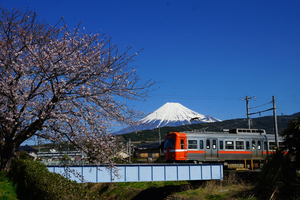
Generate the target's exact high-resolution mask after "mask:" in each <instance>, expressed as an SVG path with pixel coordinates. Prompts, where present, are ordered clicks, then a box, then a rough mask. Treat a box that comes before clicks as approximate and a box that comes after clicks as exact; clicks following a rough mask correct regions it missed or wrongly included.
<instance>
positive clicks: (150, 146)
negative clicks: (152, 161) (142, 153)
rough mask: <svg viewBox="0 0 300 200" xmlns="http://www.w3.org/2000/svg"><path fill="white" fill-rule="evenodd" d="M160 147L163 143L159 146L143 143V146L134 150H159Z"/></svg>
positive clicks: (156, 143) (155, 143)
mask: <svg viewBox="0 0 300 200" xmlns="http://www.w3.org/2000/svg"><path fill="white" fill-rule="evenodd" d="M161 145H163V142H162V143H161V144H159V142H153V143H144V144H141V145H139V146H137V147H136V148H137V149H139V150H141V149H159V148H161Z"/></svg>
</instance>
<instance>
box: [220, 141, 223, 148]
mask: <svg viewBox="0 0 300 200" xmlns="http://www.w3.org/2000/svg"><path fill="white" fill-rule="evenodd" d="M223 148H224V144H223V140H220V149H223Z"/></svg>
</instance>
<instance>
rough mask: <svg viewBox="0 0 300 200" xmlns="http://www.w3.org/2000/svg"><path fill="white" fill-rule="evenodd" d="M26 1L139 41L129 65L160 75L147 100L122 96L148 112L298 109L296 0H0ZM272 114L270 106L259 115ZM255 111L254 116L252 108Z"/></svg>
mask: <svg viewBox="0 0 300 200" xmlns="http://www.w3.org/2000/svg"><path fill="white" fill-rule="evenodd" d="M0 4H1V5H2V6H3V7H4V8H6V9H11V8H25V7H29V9H31V10H35V11H36V12H37V13H38V14H39V18H40V19H44V20H45V21H47V22H48V23H49V24H55V23H56V22H57V21H58V20H59V19H60V17H62V16H64V19H65V20H66V22H67V25H68V26H69V27H74V26H75V25H77V24H78V23H79V22H81V23H82V27H85V30H86V32H89V31H92V32H94V33H97V32H98V31H99V30H101V31H102V32H103V33H105V34H107V35H110V36H111V37H112V42H113V43H114V44H117V45H118V47H119V49H120V51H122V50H125V49H126V47H129V46H131V45H133V48H132V51H131V53H135V52H136V51H138V50H140V49H142V48H144V50H143V51H141V52H140V53H139V54H138V55H137V56H136V57H135V62H133V63H131V65H132V66H136V67H138V68H137V69H138V74H139V75H140V76H141V77H142V78H143V79H144V80H148V79H153V80H155V81H161V83H159V84H158V85H157V87H159V89H157V90H156V91H154V92H153V93H152V97H150V98H149V99H148V100H147V101H141V102H136V101H135V102H130V105H133V106H135V108H136V109H137V110H141V111H144V112H145V113H150V112H152V111H154V110H156V109H158V108H159V107H160V106H162V105H163V104H165V103H166V102H178V103H181V104H182V105H184V106H186V107H188V108H190V109H192V110H194V111H196V112H199V113H201V114H204V115H210V116H213V117H216V118H218V119H221V120H226V119H232V118H246V102H245V101H244V100H241V99H243V98H245V97H246V96H255V97H256V98H257V99H251V100H250V102H249V104H250V107H251V108H253V109H251V110H250V112H251V113H252V112H257V111H261V110H265V109H268V108H271V107H272V104H267V105H266V106H262V107H258V108H254V107H256V106H259V105H262V104H265V103H268V102H271V100H272V96H273V95H274V96H275V99H276V105H277V108H278V109H277V114H278V115H280V114H281V113H283V114H285V115H290V114H293V113H296V112H299V111H300V101H299V98H300V88H299V85H298V84H299V76H300V1H296V0H295V1H293V0H291V1H277V0H272V1H271V0H270V1H261V0H259V1H256V0H252V1H250V0H245V1H241V0H237V1H233V0H228V1H223V0H222V1H202V0H187V1H183V0H169V1H162V0H94V1H91V0H85V1H79V0H64V1H63V0H56V1H55V0H53V1H42V0H39V1H34V0H9V1H7V0H5V1H4V0H1V1H0ZM265 115H272V111H269V112H266V113H263V114H262V116H265ZM253 117H259V115H253Z"/></svg>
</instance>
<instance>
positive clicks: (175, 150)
mask: <svg viewBox="0 0 300 200" xmlns="http://www.w3.org/2000/svg"><path fill="white" fill-rule="evenodd" d="M185 151H187V150H186V149H170V150H169V152H185Z"/></svg>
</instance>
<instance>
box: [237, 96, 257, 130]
mask: <svg viewBox="0 0 300 200" xmlns="http://www.w3.org/2000/svg"><path fill="white" fill-rule="evenodd" d="M252 98H253V99H256V97H248V96H246V98H245V99H241V100H246V108H247V119H248V129H250V128H251V119H250V113H249V109H250V108H249V100H250V99H252Z"/></svg>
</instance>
